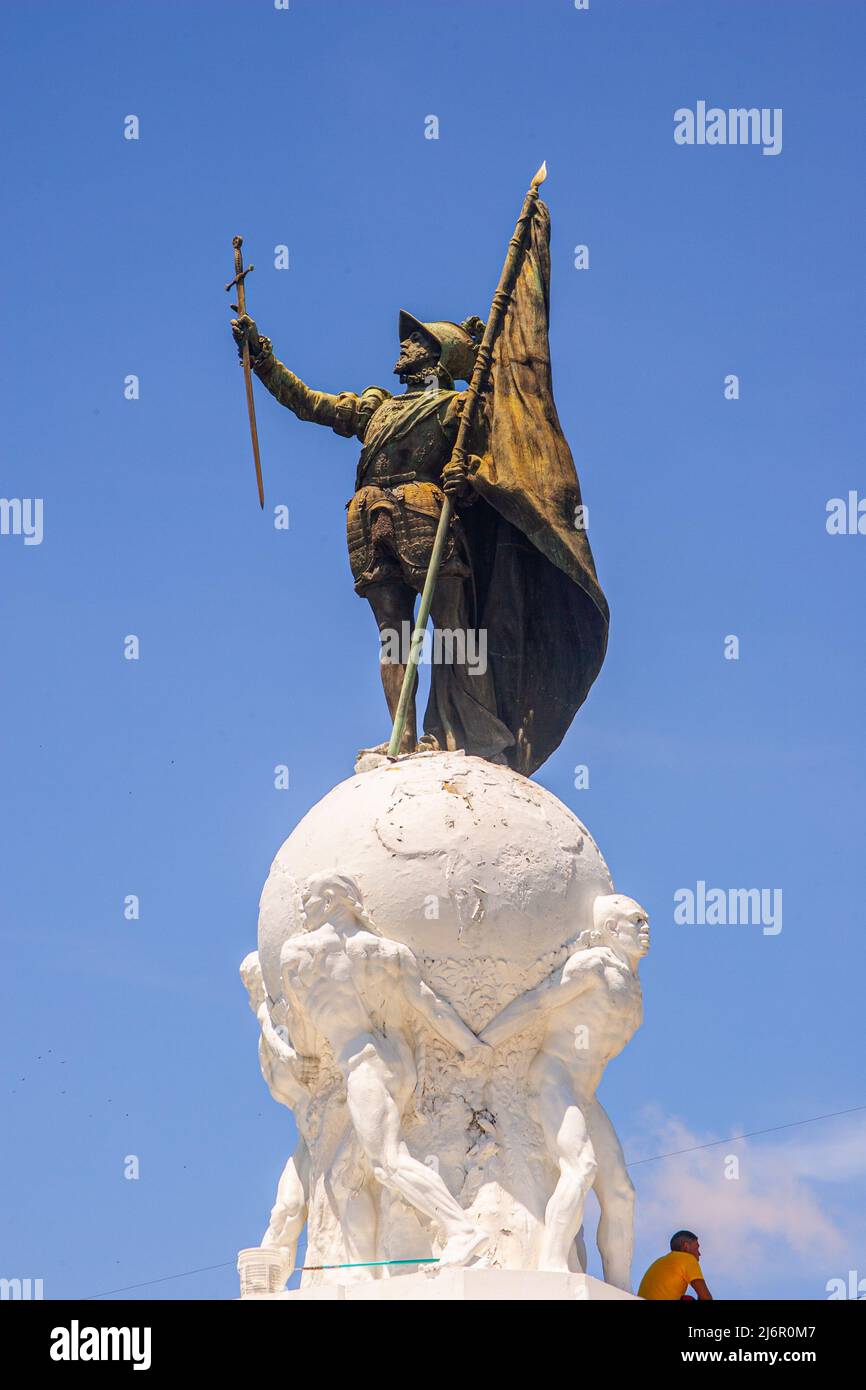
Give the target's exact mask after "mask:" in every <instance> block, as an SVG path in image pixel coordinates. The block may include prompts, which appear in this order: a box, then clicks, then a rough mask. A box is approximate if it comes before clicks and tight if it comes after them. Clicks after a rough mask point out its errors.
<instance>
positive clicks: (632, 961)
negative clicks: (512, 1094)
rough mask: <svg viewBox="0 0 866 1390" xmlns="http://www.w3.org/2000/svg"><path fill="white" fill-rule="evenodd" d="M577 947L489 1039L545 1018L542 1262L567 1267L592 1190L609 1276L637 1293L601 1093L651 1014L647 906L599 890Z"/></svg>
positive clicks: (624, 1191)
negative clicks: (550, 1187) (641, 968)
mask: <svg viewBox="0 0 866 1390" xmlns="http://www.w3.org/2000/svg"><path fill="white" fill-rule="evenodd" d="M596 943H598V944H596ZM577 947H578V949H577V950H575V951H574V952H573V953H572V954H571V955H570V956H569V958H568V960H567V961H566V963H565V965H564V966H561V967H560V968H558V969H557V970H554V971H553V972H552V973H551V974H550V975H549V976H548V977H547V978H546V979H545V980H543V981H542V982H541V984H539V985H538V986H537V987H536V988H535V989H531V990H529V991H527V993H525V994H523V995H520V996H519V997H518V998H517V999H515V1000H513V1001H512V1003H510V1004H508V1005H507V1006H506V1008H504V1009H502V1010H501V1011H500V1012H499V1013H498V1014H497V1015H496V1017H495V1018H494V1019H493V1020H492V1021H491V1022H490V1023H489V1024H488V1025H487V1027H486V1028H485V1029H484V1030H483V1031H482V1033H481V1039H482V1041H483V1042H487V1043H490V1044H491V1045H492V1046H496V1045H497V1044H499V1043H501V1042H504V1041H505V1040H506V1039H507V1038H510V1037H512V1036H513V1035H514V1034H516V1033H519V1032H521V1031H522V1030H523V1029H524V1028H526V1027H527V1026H528V1025H530V1024H531V1023H533V1022H534V1021H537V1020H538V1018H539V1017H541V1018H542V1019H543V1021H544V1030H545V1031H544V1036H543V1040H542V1043H541V1046H540V1049H539V1051H538V1053H537V1055H536V1057H535V1058H534V1060H533V1062H532V1065H531V1068H530V1072H529V1084H530V1088H531V1093H532V1096H533V1098H534V1100H535V1102H536V1106H537V1110H538V1117H539V1119H540V1121H541V1127H542V1130H543V1133H544V1139H545V1143H546V1145H547V1148H548V1151H549V1153H550V1154H551V1157H552V1158H553V1159H554V1162H555V1163H557V1164H558V1167H559V1180H558V1182H557V1184H556V1187H555V1189H554V1192H553V1195H552V1196H551V1198H550V1200H549V1201H548V1203H547V1209H546V1211H545V1218H544V1233H543V1239H542V1246H541V1255H540V1258H539V1262H538V1267H539V1269H544V1270H555V1271H560V1272H562V1271H567V1270H568V1267H569V1266H568V1259H569V1252H570V1250H571V1247H572V1244H573V1242H574V1240H575V1238H576V1237H577V1235H578V1232H579V1229H580V1226H581V1222H582V1219H583V1208H584V1203H585V1201H586V1197H587V1194H588V1192H589V1190H590V1188H594V1189H595V1192H596V1195H597V1197H598V1200H599V1206H600V1208H601V1220H600V1222H599V1228H598V1247H599V1253H600V1254H601V1258H602V1263H603V1266H604V1277H605V1280H606V1281H607V1283H609V1284H613V1285H614V1286H615V1287H616V1288H620V1289H625V1290H627V1291H630V1289H631V1261H632V1253H633V1247H634V1187H633V1185H632V1182H631V1179H630V1178H629V1175H628V1171H627V1169H626V1166H625V1158H624V1156H623V1152H622V1148H621V1146H620V1143H619V1140H618V1139H617V1136H616V1133H615V1131H614V1128H613V1125H612V1124H611V1122H610V1120H609V1119H608V1117H607V1114H606V1113H605V1111H604V1109H603V1108H602V1106H601V1104H600V1102H599V1101H598V1100H596V1098H595V1092H596V1088H597V1086H598V1084H599V1082H600V1080H601V1077H602V1074H603V1072H604V1068H605V1066H606V1064H607V1062H608V1061H609V1060H610V1058H611V1057H616V1056H617V1055H618V1054H619V1053H620V1052H621V1051H622V1049H623V1048H624V1047H625V1045H626V1043H627V1042H628V1041H629V1040H630V1038H631V1037H632V1036H633V1034H634V1032H635V1030H636V1029H637V1028H638V1027H639V1026H640V1023H641V1019H642V1017H643V1004H642V999H641V988H640V982H639V980H638V975H637V970H638V963H639V961H640V959H641V957H642V956H644V955H645V954H646V952H647V950H648V949H649V927H648V921H647V914H646V911H645V910H644V908H642V907H641V906H640V904H639V903H637V902H635V900H634V899H633V898H627V897H624V896H623V895H621V894H619V893H612V894H602V895H600V896H599V897H597V898H596V899H595V901H594V903H593V930H592V931H591V932H589V931H587V932H583V933H581V936H580V937H579V938H578V941H577Z"/></svg>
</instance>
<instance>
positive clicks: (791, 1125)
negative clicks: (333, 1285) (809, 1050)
mask: <svg viewBox="0 0 866 1390" xmlns="http://www.w3.org/2000/svg"><path fill="white" fill-rule="evenodd" d="M860 1110H866V1105H852V1106H850V1107H849V1108H848V1109H847V1110H831V1111H830V1112H829V1113H828V1114H826V1115H811V1116H810V1117H809V1119H808V1120H790V1121H789V1122H788V1123H787V1124H784V1125H771V1127H770V1128H769V1129H752V1130H750V1131H749V1133H748V1134H732V1135H731V1137H730V1138H729V1139H711V1140H710V1142H709V1143H708V1144H694V1145H692V1147H691V1148H688V1149H672V1150H671V1152H670V1153H666V1154H653V1155H652V1157H651V1158H635V1159H632V1161H631V1163H627V1164H626V1167H627V1168H637V1167H638V1165H639V1164H641V1163H657V1162H658V1161H659V1160H660V1159H662V1158H679V1156H680V1155H681V1154H695V1153H698V1152H699V1151H700V1150H701V1149H715V1148H718V1146H719V1144H736V1143H738V1142H739V1140H741V1139H756V1138H758V1136H759V1135H762V1134H778V1132H779V1130H781V1129H797V1128H798V1127H799V1126H800V1125H815V1124H818V1122H819V1121H820V1120H836V1119H838V1118H839V1116H840V1115H854V1114H856V1113H857V1112H858V1111H860ZM234 1263H235V1261H234V1260H224V1261H223V1262H222V1264H218V1265H202V1266H201V1268H200V1269H184V1270H182V1271H181V1272H180V1274H164V1275H163V1276H162V1277H161V1278H160V1279H145V1280H144V1282H143V1283H141V1284H125V1285H124V1286H123V1288H120V1289H107V1290H106V1291H105V1292H104V1293H92V1294H89V1295H88V1296H87V1298H83V1299H81V1302H82V1303H91V1302H93V1301H94V1300H95V1299H97V1298H110V1297H111V1295H112V1294H116V1293H129V1292H130V1291H131V1290H132V1289H147V1288H150V1287H151V1286H152V1285H153V1284H167V1283H168V1282H169V1281H170V1280H172V1279H186V1278H188V1277H189V1276H190V1275H191V1274H206V1273H208V1272H209V1271H210V1270H212V1269H228V1268H229V1267H230V1266H232V1265H234ZM388 1263H395V1262H394V1261H388ZM411 1263H412V1264H417V1263H419V1261H416V1260H413V1261H411ZM319 1267H320V1266H317V1265H313V1266H311V1268H314V1269H316V1268H319ZM301 1268H302V1269H303V1268H304V1266H302V1267H301ZM321 1268H326V1266H324V1265H323V1266H321ZM300 1272H301V1270H296V1273H300Z"/></svg>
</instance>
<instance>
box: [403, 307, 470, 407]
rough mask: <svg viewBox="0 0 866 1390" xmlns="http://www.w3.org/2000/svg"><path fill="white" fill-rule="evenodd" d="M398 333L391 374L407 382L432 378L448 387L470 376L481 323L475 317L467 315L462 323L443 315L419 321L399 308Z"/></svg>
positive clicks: (466, 379) (467, 379) (468, 378)
mask: <svg viewBox="0 0 866 1390" xmlns="http://www.w3.org/2000/svg"><path fill="white" fill-rule="evenodd" d="M398 333H399V336H400V356H399V357H398V359H397V361H396V363H395V364H394V373H395V375H396V376H398V377H399V378H400V380H401V381H407V382H409V383H410V384H412V383H414V382H416V381H421V382H424V381H426V380H436V381H438V383H439V385H440V386H444V387H446V388H448V389H450V388H451V387H453V385H454V383H455V381H469V380H470V379H471V376H472V368H473V367H474V365H475V356H476V354H477V352H478V345H479V343H480V342H481V338H482V336H483V333H484V324H483V323H482V322H481V319H479V318H469V319H466V320H465V321H464V322H463V323H450V322H449V321H447V320H444V319H443V320H441V321H437V322H436V323H422V322H421V320H420V319H416V318H415V316H414V314H408V313H407V312H406V310H405V309H401V310H400V317H399V321H398Z"/></svg>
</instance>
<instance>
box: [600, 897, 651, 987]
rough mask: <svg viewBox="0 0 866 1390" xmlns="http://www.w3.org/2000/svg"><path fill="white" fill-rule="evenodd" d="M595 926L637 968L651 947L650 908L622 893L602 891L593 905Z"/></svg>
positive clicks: (603, 937)
mask: <svg viewBox="0 0 866 1390" xmlns="http://www.w3.org/2000/svg"><path fill="white" fill-rule="evenodd" d="M592 925H593V929H594V931H595V932H597V933H598V934H599V936H600V939H601V941H602V942H603V943H604V944H605V945H606V946H610V947H611V948H612V949H613V950H614V951H616V952H617V954H619V955H621V956H624V957H625V959H626V960H627V961H628V963H629V965H631V967H632V969H634V968H635V967H636V965H637V963H638V961H639V960H640V959H641V957H642V956H645V955H646V953H647V951H648V950H649V918H648V916H647V911H646V908H644V907H641V905H640V903H639V902H635V900H634V898H627V897H625V895H624V894H622V893H602V894H600V895H599V897H597V898H596V899H595V902H594V903H593V905H592Z"/></svg>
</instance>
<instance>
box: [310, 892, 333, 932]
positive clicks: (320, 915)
mask: <svg viewBox="0 0 866 1390" xmlns="http://www.w3.org/2000/svg"><path fill="white" fill-rule="evenodd" d="M333 899H334V895H333V893H331V892H329V891H327V890H326V891H325V892H322V891H320V889H319V888H318V886H317V885H315V884H313V885H311V887H310V889H309V890H308V892H306V893H305V894H304V897H303V904H304V917H305V919H306V920H305V926H306V928H307V931H315V929H316V928H317V927H321V926H322V925H323V923H325V922H327V920H328V913H329V912H330V909H331V904H332V902H333Z"/></svg>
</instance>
